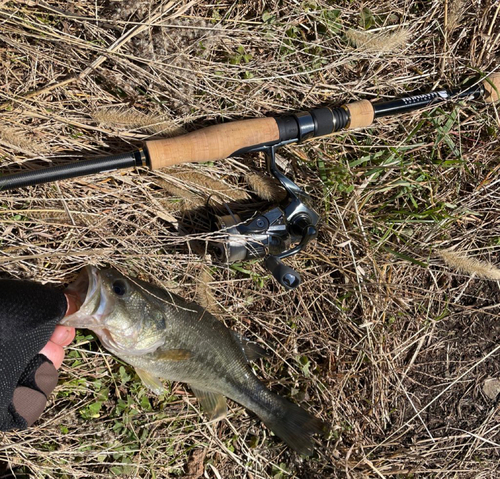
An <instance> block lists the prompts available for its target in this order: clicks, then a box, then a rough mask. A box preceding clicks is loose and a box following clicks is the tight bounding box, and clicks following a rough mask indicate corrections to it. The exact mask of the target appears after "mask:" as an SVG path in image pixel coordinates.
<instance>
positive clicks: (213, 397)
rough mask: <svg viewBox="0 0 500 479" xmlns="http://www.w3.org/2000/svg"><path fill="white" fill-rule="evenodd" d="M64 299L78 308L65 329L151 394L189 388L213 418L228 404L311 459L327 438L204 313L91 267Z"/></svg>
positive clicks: (134, 281)
mask: <svg viewBox="0 0 500 479" xmlns="http://www.w3.org/2000/svg"><path fill="white" fill-rule="evenodd" d="M67 294H71V295H73V296H74V297H75V298H77V299H78V302H79V303H80V304H81V307H80V308H79V310H78V311H77V312H76V313H74V314H73V315H70V316H67V317H66V318H64V319H63V324H65V325H67V326H73V327H79V328H86V329H90V330H92V331H94V332H95V333H96V335H97V336H98V337H99V339H100V340H101V342H102V344H103V346H104V347H105V348H106V349H108V350H109V351H110V352H111V353H113V354H115V355H116V356H118V357H119V358H121V359H122V360H124V361H125V362H127V363H128V364H130V365H131V366H134V367H135V369H136V371H137V374H138V375H139V377H140V378H141V379H142V380H143V381H144V383H145V384H146V386H147V387H149V388H150V389H151V390H152V391H154V392H156V393H160V392H161V391H162V390H163V386H162V383H161V381H160V379H167V380H170V381H178V382H183V383H186V384H188V385H189V386H190V387H191V388H192V389H193V392H195V394H196V395H197V397H198V399H199V400H200V403H201V404H202V406H203V408H204V409H205V410H206V412H207V413H208V414H209V417H210V418H211V419H220V418H221V417H223V416H224V415H225V412H226V404H225V398H226V397H228V398H230V399H232V400H233V401H236V402H237V403H239V404H241V405H242V406H244V407H246V408H247V409H249V410H251V411H253V412H254V413H255V414H256V415H257V416H258V417H259V418H260V419H261V420H262V421H263V422H264V424H266V426H267V427H268V428H269V429H271V430H272V431H273V432H274V433H275V434H276V435H277V436H279V437H281V438H282V439H283V440H284V441H285V442H286V443H287V444H288V445H289V446H291V447H292V448H293V449H295V450H296V451H297V452H299V453H302V454H308V455H309V454H312V452H313V442H312V435H313V434H315V433H322V432H324V430H325V427H324V425H323V423H322V422H321V421H320V420H319V419H317V418H315V417H314V416H312V415H310V414H309V413H308V412H307V411H305V410H304V409H302V408H301V407H299V406H297V405H295V404H293V403H291V402H290V401H288V400H287V399H284V398H282V397H280V396H278V395H277V394H275V393H274V392H272V391H270V390H269V389H267V388H266V387H265V386H264V385H263V384H262V383H261V382H260V381H259V379H258V378H257V377H256V376H255V375H254V373H253V371H252V369H251V368H250V366H249V365H248V358H249V357H251V354H250V353H251V352H252V351H251V346H250V345H246V346H245V344H244V342H243V341H242V340H240V339H238V337H237V335H236V333H234V332H233V331H231V330H230V329H228V328H226V326H225V325H224V324H223V323H222V322H220V321H219V320H217V318H215V317H214V316H213V315H212V314H210V313H209V312H208V311H206V310H205V309H203V308H202V307H201V306H199V305H197V304H195V303H188V302H186V301H185V300H184V299H182V298H181V297H179V296H177V295H175V294H173V293H170V292H168V291H166V290H163V289H161V288H158V287H156V286H154V285H151V284H149V283H146V282H144V281H141V280H138V279H129V278H127V277H125V276H123V275H122V274H121V273H119V272H118V271H116V270H114V269H104V270H98V269H97V268H94V267H87V268H86V269H85V270H84V271H83V272H82V273H81V274H80V276H79V277H78V278H77V280H76V281H75V282H74V283H73V284H71V285H70V286H69V287H68V289H67ZM245 348H247V351H248V354H247V353H246V352H245Z"/></svg>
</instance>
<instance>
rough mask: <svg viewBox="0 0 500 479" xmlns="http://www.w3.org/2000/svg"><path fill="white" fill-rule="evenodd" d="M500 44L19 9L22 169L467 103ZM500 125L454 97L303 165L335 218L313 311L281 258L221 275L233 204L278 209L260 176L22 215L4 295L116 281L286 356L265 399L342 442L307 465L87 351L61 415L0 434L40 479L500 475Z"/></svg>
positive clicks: (93, 197)
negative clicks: (273, 265)
mask: <svg viewBox="0 0 500 479" xmlns="http://www.w3.org/2000/svg"><path fill="white" fill-rule="evenodd" d="M499 21H500V5H499V4H498V2H494V1H489V0H474V1H472V0H454V1H452V0H450V1H415V2H404V1H400V0H395V1H392V2H358V1H356V0H354V1H349V2H329V1H326V0H315V1H303V2H299V1H297V2H295V1H294V2H292V1H278V0H252V1H245V2H232V1H215V2H204V1H199V2H197V1H192V2H187V1H186V2H184V1H183V2H169V1H166V0H125V1H101V0H98V1H79V2H76V1H64V2H63V1H47V2H38V1H31V0H23V1H17V2H14V1H5V0H3V1H2V0H0V25H1V27H0V28H1V30H0V31H1V33H2V34H1V36H0V62H1V68H0V76H1V81H0V109H1V111H2V120H1V123H0V168H1V171H2V173H3V174H7V173H12V172H16V171H20V170H27V169H35V168H42V167H45V166H49V165H52V164H63V163H66V162H68V161H76V160H78V159H80V158H94V157H99V156H104V155H107V154H113V153H118V152H124V151H129V150H131V149H134V148H136V147H140V146H141V145H142V143H143V142H144V141H146V140H148V139H150V138H160V137H165V136H173V135H178V134H180V133H182V132H186V131H192V130H196V129H198V128H201V127H204V126H208V125H211V124H215V123H221V122H227V121H231V120H237V119H241V118H253V117H260V116H272V115H279V114H283V113H285V112H293V111H300V110H307V109H309V108H315V107H318V106H325V105H331V106H339V105H341V104H343V103H348V102H352V101H356V100H359V99H368V100H371V101H383V100H387V99H391V98H394V97H398V96H399V97H401V96H404V95H408V94H413V93H423V92H426V91H430V90H439V89H442V88H461V87H462V86H463V85H464V84H465V82H467V81H469V82H474V81H480V80H479V79H481V78H483V77H485V76H486V75H488V74H491V73H493V72H495V71H498V68H499V63H498V58H499V57H498V55H499V40H500V29H499ZM497 108H498V107H497V106H495V105H492V104H486V103H485V102H484V101H482V100H468V99H465V100H462V101H456V100H452V101H449V102H446V103H445V104H441V105H439V106H432V107H429V108H426V109H424V110H423V111H418V112H414V113H409V114H406V115H398V116H393V117H387V118H385V119H381V120H379V121H376V122H375V123H374V125H373V126H371V127H369V128H364V129H359V130H356V131H350V132H341V133H337V134H334V135H331V136H329V137H327V138H322V139H315V140H312V141H308V142H305V143H303V144H301V145H289V146H287V147H285V148H282V149H281V150H280V152H279V158H278V163H279V166H280V168H281V169H282V170H283V171H285V173H286V174H287V175H289V176H290V177H291V178H293V180H294V181H295V182H296V183H297V184H298V185H299V186H301V187H302V188H303V189H304V190H306V191H307V192H308V193H309V194H310V195H311V198H312V205H313V206H314V208H315V209H316V211H317V212H318V213H319V214H320V216H321V219H322V221H321V224H320V229H319V235H318V238H317V239H316V240H315V241H314V242H312V243H311V244H310V245H308V247H307V248H306V250H305V251H303V252H301V253H300V254H298V255H296V256H294V257H293V258H290V259H287V260H286V262H287V264H289V265H290V266H292V267H293V268H295V269H296V270H297V271H299V272H300V274H301V275H302V278H303V284H302V285H301V286H300V287H299V288H298V289H296V290H294V291H286V290H284V289H283V288H281V287H280V286H279V285H278V284H277V283H276V282H275V280H274V279H273V278H272V276H271V275H270V274H269V272H268V271H267V270H265V269H264V268H263V266H262V263H260V262H258V261H252V262H247V263H242V264H237V265H228V264H220V263H218V262H217V261H216V260H215V258H214V257H213V256H211V255H206V254H205V248H204V245H206V244H209V243H210V241H211V240H212V239H213V235H212V234H211V233H210V227H211V220H212V219H213V215H214V214H225V213H224V212H225V211H227V210H226V209H225V206H224V205H225V204H228V205H230V206H231V208H232V209H233V210H234V211H237V212H238V213H240V214H245V213H246V214H251V213H252V212H254V211H256V210H258V209H261V208H265V207H266V206H269V205H271V204H274V202H275V201H276V200H275V199H274V198H272V196H273V195H276V194H277V193H276V191H277V190H271V193H270V194H271V197H269V187H268V186H265V185H264V184H263V183H262V180H260V181H259V180H255V177H251V176H249V175H250V174H258V175H261V174H264V173H265V163H264V159H263V158H262V156H260V155H259V154H248V155H241V156H236V157H234V158H231V159H227V160H223V161H219V162H214V163H209V164H206V163H205V164H186V165H182V166H176V167H172V168H170V169H168V170H162V171H155V172H151V171H146V170H145V169H142V170H140V171H139V170H137V171H125V170H124V171H122V172H110V173H103V174H100V175H95V176H89V177H84V178H80V179H74V180H66V181H60V182H57V183H53V184H49V185H45V186H36V187H29V188H25V189H20V190H15V191H9V192H2V193H0V223H1V233H0V241H1V249H0V268H1V276H2V277H15V278H25V279H32V280H36V281H40V282H44V283H48V284H53V285H56V286H60V287H62V286H63V285H64V284H66V283H68V282H70V281H71V280H72V279H73V278H74V277H75V275H76V273H77V272H78V271H79V270H80V269H81V268H82V267H83V266H85V265H87V264H93V265H95V266H98V267H103V266H106V265H111V266H113V267H115V268H118V269H120V270H121V271H122V272H125V273H127V274H130V275H133V276H139V277H140V278H142V279H144V280H147V281H150V282H152V283H155V284H159V285H161V286H163V287H165V288H169V289H171V290H173V291H175V292H177V293H179V294H181V295H182V296H184V297H186V298H188V299H195V300H197V301H198V302H201V303H203V304H204V305H205V306H206V307H208V308H209V309H211V310H212V311H214V312H215V313H216V314H217V316H218V317H219V318H220V320H221V321H223V322H224V323H225V324H226V325H227V326H228V327H231V328H232V329H234V330H236V331H238V332H239V333H241V334H244V335H245V336H246V337H248V338H249V339H252V340H254V341H256V342H258V343H259V344H260V345H261V346H263V347H265V348H266V349H267V350H268V352H269V354H268V356H267V357H265V358H263V359H259V360H258V361H257V362H255V363H254V370H255V373H256V374H257V376H258V377H259V378H261V379H262V380H263V381H264V382H265V383H266V385H267V386H268V387H269V388H271V389H272V390H273V391H275V392H277V393H279V394H281V395H283V396H286V397H288V398H290V399H291V400H292V401H294V402H297V403H299V404H300V405H301V406H303V407H304V408H306V409H307V410H308V411H310V412H311V413H312V414H315V415H316V416H318V417H320V418H321V419H322V420H323V421H324V422H325V423H327V424H328V426H329V428H330V432H329V433H328V434H327V436H326V437H324V438H323V437H317V438H316V446H317V447H316V450H315V453H314V455H313V456H312V457H310V458H304V457H301V456H299V455H297V454H296V453H295V452H293V451H291V450H290V449H289V448H288V447H286V445H284V444H283V443H282V442H281V441H280V440H279V439H277V438H276V437H273V436H272V435H271V434H270V432H269V431H268V430H267V429H266V427H265V426H264V425H263V424H262V423H261V422H260V421H259V420H258V419H257V418H256V417H255V416H254V415H252V414H251V413H249V412H248V411H246V410H244V409H243V408H242V407H240V406H238V405H237V404H235V403H231V404H230V411H229V415H228V418H227V420H224V421H221V422H219V423H216V424H208V423H207V421H206V419H205V417H204V416H203V413H202V412H201V411H200V408H199V407H198V403H197V400H196V399H195V397H194V396H193V395H192V394H191V392H190V390H189V388H187V387H185V386H184V385H182V384H171V385H169V389H168V393H166V394H164V395H161V396H155V395H153V394H151V393H150V392H148V390H147V389H146V388H144V387H143V386H142V384H141V383H140V380H139V379H138V377H137V376H136V375H135V373H134V371H133V370H132V369H131V368H130V367H129V366H127V365H126V364H124V363H122V362H121V361H119V360H118V359H116V358H115V357H113V356H112V355H110V354H109V353H108V352H106V351H105V350H104V349H103V348H102V347H101V346H100V344H99V341H98V340H97V339H96V337H95V336H94V335H93V334H91V333H90V332H88V331H79V333H78V336H77V339H76V341H75V342H74V343H73V344H72V345H71V346H70V347H69V348H68V351H67V356H66V360H65V362H64V365H63V368H62V371H61V375H60V381H59V385H58V387H57V389H56V390H55V392H54V394H53V396H52V397H51V398H50V400H49V403H48V407H47V410H46V411H45V413H44V415H43V416H42V418H41V419H40V420H39V421H38V422H37V423H36V425H35V426H34V427H33V428H31V429H29V430H27V431H20V432H12V433H7V434H3V435H2V436H0V441H1V442H0V460H3V461H6V462H7V463H8V465H9V470H10V471H11V472H10V473H11V474H14V475H15V476H16V477H40V478H42V477H43V478H52V477H58V478H59V477H89V476H92V477H141V478H142V477H144V478H148V477H151V478H153V477H155V478H167V477H186V478H187V477H189V478H198V477H209V478H212V477H213V478H219V477H222V478H232V477H242V478H285V477H297V478H304V479H309V478H325V477H355V478H358V477H360V478H361V477H464V478H468V477H475V478H477V477H481V478H490V477H491V478H493V477H497V476H498V474H499V469H500V468H499V466H498V464H499V461H498V449H499V432H498V431H499V429H498V420H499V402H498V401H499V396H498V395H497V393H498V389H499V386H498V382H497V380H498V379H500V377H499V358H500V356H499V351H500V345H499V343H498V337H499V332H500V327H499V325H498V320H499V315H500V310H499V309H500V287H499V282H498V279H499V278H500V274H499V272H498V269H497V266H496V265H498V263H499V260H500V256H499V254H500V226H499V221H498V219H499V216H500V209H499V202H500V181H499V172H500V168H499V165H500V161H499V154H500V144H499V121H500V120H499V113H498V110H497ZM252 178H253V179H252ZM266 195H267V196H266ZM200 245H201V247H200ZM449 251H452V253H449V254H447V252H449ZM460 258H466V259H465V260H463V259H460ZM471 260H472V261H471Z"/></svg>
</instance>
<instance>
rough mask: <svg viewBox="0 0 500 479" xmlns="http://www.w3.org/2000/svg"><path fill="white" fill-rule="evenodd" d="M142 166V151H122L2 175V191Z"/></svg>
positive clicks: (0, 181)
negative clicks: (90, 158) (102, 156)
mask: <svg viewBox="0 0 500 479" xmlns="http://www.w3.org/2000/svg"><path fill="white" fill-rule="evenodd" d="M135 166H142V161H141V151H140V150H139V151H133V152H128V153H121V154H119V155H112V156H106V157H104V158H94V159H92V160H82V161H75V162H73V163H69V164H67V165H60V166H52V167H50V168H44V169H41V170H35V171H24V172H22V173H14V174H12V175H7V176H0V191H6V190H12V189H16V188H23V187H25V186H33V185H39V184H42V183H49V182H52V181H57V180H65V179H67V178H76V177H78V176H86V175H94V174H96V173H104V172H107V171H113V170H118V169H122V168H133V167H135Z"/></svg>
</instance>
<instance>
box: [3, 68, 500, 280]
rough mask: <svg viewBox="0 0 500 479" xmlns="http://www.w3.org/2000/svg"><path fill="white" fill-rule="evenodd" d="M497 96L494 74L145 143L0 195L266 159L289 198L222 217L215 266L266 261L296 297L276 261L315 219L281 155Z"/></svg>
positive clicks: (288, 273) (52, 170)
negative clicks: (315, 141) (130, 173)
mask: <svg viewBox="0 0 500 479" xmlns="http://www.w3.org/2000/svg"><path fill="white" fill-rule="evenodd" d="M499 91H500V73H494V74H492V75H490V76H489V77H488V78H486V79H483V80H481V81H478V82H475V83H474V84H473V86H471V87H469V88H466V89H463V90H439V91H434V92H430V93H424V94H419V95H413V96H408V97H404V98H398V99H395V100H390V101H385V102H376V103H372V102H370V101H368V100H360V101H355V102H353V103H347V104H344V105H341V106H339V107H333V108H329V107H323V108H316V109H313V110H310V111H303V112H299V113H294V114H290V115H285V116H280V117H266V118H255V119H248V120H239V121H233V122H229V123H223V124H219V125H212V126H208V127H206V128H202V129H200V130H196V131H193V132H191V133H187V134H185V135H181V136H178V137H174V138H164V139H156V140H149V141H146V142H145V144H144V148H142V149H138V150H135V151H132V152H128V153H122V154H118V155H111V156H107V157H104V158H97V159H91V160H82V161H77V162H74V163H70V164H66V165H61V166H54V167H49V168H45V169H41V170H36V171H28V172H22V173H15V174H11V175H7V176H1V177H0V192H1V191H6V190H12V189H17V188H23V187H26V186H33V185H38V184H42V183H48V182H52V181H58V180H63V179H68V178H75V177H79V176H87V175H93V174H96V173H104V172H110V171H114V170H118V169H124V168H134V167H146V168H149V169H151V170H157V169H161V168H166V167H169V166H173V165H178V164H182V163H194V162H206V161H215V160H220V159H223V158H227V157H230V156H236V155H242V154H244V153H250V152H264V154H265V156H266V161H267V168H268V171H269V173H270V174H271V175H273V176H274V177H275V178H277V179H278V180H279V182H280V183H281V185H282V186H283V187H284V189H285V191H286V192H287V198H286V199H285V200H284V201H283V202H281V204H280V205H279V206H277V207H274V208H271V209H269V210H268V211H265V212H257V213H256V214H255V215H254V216H252V217H251V218H250V219H248V220H246V221H242V220H241V218H240V217H239V216H238V215H235V214H233V213H232V212H229V214H228V215H226V216H222V217H219V218H218V226H219V228H222V229H223V231H225V232H226V233H227V235H228V238H227V239H228V240H227V241H224V242H218V243H216V244H215V245H214V246H213V248H212V251H213V252H214V253H215V255H216V257H217V258H218V259H220V260H223V261H226V262H229V263H234V262H237V261H244V260H248V259H252V258H264V262H265V265H266V267H267V268H268V269H269V270H270V271H271V273H272V274H273V276H274V277H275V278H276V279H277V280H278V282H279V283H280V284H281V285H282V286H284V287H285V288H287V289H294V288H296V287H297V286H298V285H299V284H300V281H301V279H300V275H299V274H298V273H297V272H296V271H294V270H293V269H292V268H290V267H288V266H286V265H285V264H284V263H283V262H282V261H281V260H282V259H284V258H286V257H288V256H291V255H294V254H296V253H298V252H299V251H301V250H302V249H303V248H304V246H305V245H306V244H307V243H309V242H310V241H311V240H312V239H314V238H315V237H316V235H317V225H318V222H319V215H318V214H317V213H316V212H315V211H314V210H313V209H312V208H311V207H310V206H309V203H310V201H309V197H308V195H307V194H306V193H305V192H304V191H303V190H302V189H301V188H299V187H298V186H297V185H296V184H295V183H294V182H293V181H292V180H290V179H289V178H287V177H286V176H285V175H283V173H281V172H280V171H279V170H278V169H277V167H276V161H275V153H276V150H277V149H278V148H280V147H282V146H284V145H288V144H291V143H300V142H302V141H304V140H307V139H311V138H318V137H323V136H326V135H329V134H331V133H333V132H336V131H340V130H351V129H355V128H363V127H368V126H370V125H371V124H372V123H373V122H374V120H375V119H377V118H381V117H386V116H395V115H401V114H404V113H407V112H410V111H414V110H419V109H422V108H425V107H428V106H435V105H438V104H440V103H443V102H446V101H448V100H459V99H467V100H471V99H472V100H478V99H483V101H484V102H486V103H493V102H496V101H498V99H499V98H500V94H499Z"/></svg>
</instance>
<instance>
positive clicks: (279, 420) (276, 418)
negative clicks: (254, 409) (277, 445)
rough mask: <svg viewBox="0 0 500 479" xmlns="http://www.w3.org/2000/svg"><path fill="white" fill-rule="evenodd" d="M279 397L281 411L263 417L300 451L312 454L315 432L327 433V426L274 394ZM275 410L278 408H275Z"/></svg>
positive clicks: (264, 420)
mask: <svg viewBox="0 0 500 479" xmlns="http://www.w3.org/2000/svg"><path fill="white" fill-rule="evenodd" d="M273 396H274V402H276V399H278V402H279V412H278V413H277V414H270V415H269V416H268V417H261V419H262V421H263V422H264V424H265V425H266V426H267V427H268V428H269V429H271V431H273V432H274V433H275V434H276V435H277V436H279V437H280V438H281V439H283V441H285V442H286V443H287V444H288V445H289V446H290V447H291V448H292V449H295V450H296V451H297V452H298V453H300V454H303V455H306V456H310V455H311V454H312V453H313V451H314V444H313V441H312V435H313V434H325V432H326V430H327V427H326V425H325V424H324V423H323V422H322V421H321V420H320V419H318V418H316V417H314V416H312V415H311V414H309V413H308V412H307V411H306V410H305V409H302V408H301V407H299V406H297V405H296V404H293V403H291V402H290V401H288V400H286V399H284V398H282V397H280V396H277V395H274V394H273ZM273 409H274V410H276V409H278V408H273Z"/></svg>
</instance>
